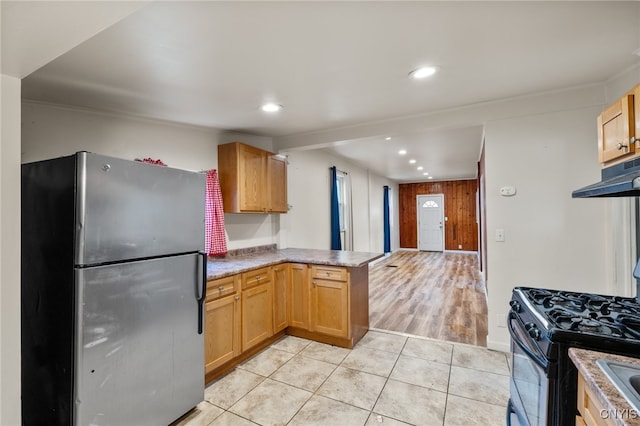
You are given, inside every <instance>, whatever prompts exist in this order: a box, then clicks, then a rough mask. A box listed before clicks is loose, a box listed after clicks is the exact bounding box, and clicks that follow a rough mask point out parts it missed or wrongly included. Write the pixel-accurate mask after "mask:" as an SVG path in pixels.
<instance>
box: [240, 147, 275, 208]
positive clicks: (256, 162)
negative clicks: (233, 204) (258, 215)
mask: <svg viewBox="0 0 640 426" xmlns="http://www.w3.org/2000/svg"><path fill="white" fill-rule="evenodd" d="M238 180H239V185H238V186H239V189H238V191H239V196H240V210H241V211H247V212H263V211H265V210H266V199H267V196H268V194H267V155H266V152H265V151H262V150H261V149H258V148H254V147H252V146H248V145H243V144H239V145H238Z"/></svg>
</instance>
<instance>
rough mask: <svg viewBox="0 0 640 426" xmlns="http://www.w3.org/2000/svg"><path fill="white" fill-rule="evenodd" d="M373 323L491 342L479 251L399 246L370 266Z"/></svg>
mask: <svg viewBox="0 0 640 426" xmlns="http://www.w3.org/2000/svg"><path fill="white" fill-rule="evenodd" d="M369 325H370V327H371V328H375V329H381V330H390V331H398V332H402V333H409V334H413V335H417V336H423V337H430V338H434V339H440V340H447V341H451V342H460V343H468V344H472V345H477V346H486V345H487V299H486V288H485V285H484V281H483V279H482V276H481V274H480V271H479V270H478V257H477V255H476V254H467V253H440V252H419V251H397V252H395V253H393V254H392V255H391V256H389V257H387V258H386V259H384V260H382V261H380V262H378V263H376V264H375V265H374V266H373V267H371V269H370V271H369Z"/></svg>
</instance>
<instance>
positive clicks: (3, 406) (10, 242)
mask: <svg viewBox="0 0 640 426" xmlns="http://www.w3.org/2000/svg"><path fill="white" fill-rule="evenodd" d="M0 79H1V81H0V100H1V103H0V129H1V130H0V235H1V236H2V238H0V424H1V425H7V426H10V425H19V424H20V327H19V324H20V87H21V83H20V79H18V78H14V77H9V76H7V75H4V74H3V75H1V76H0Z"/></svg>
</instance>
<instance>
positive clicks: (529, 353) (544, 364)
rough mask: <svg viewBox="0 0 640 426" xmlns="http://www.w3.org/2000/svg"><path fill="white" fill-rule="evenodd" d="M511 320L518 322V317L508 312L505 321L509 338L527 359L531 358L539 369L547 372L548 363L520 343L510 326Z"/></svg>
mask: <svg viewBox="0 0 640 426" xmlns="http://www.w3.org/2000/svg"><path fill="white" fill-rule="evenodd" d="M511 320H516V321H519V319H518V317H517V316H516V315H515V314H514V313H513V312H509V320H508V321H507V326H508V327H509V334H511V338H512V339H513V341H514V342H516V344H517V345H518V346H519V347H520V349H522V350H523V351H524V353H526V354H527V356H528V357H529V358H531V359H532V360H533V361H534V362H535V363H536V364H538V366H540V368H542V369H544V370H545V371H546V370H547V367H549V361H547V360H546V359H545V358H544V357H541V356H539V355H538V354H535V353H533V351H532V350H531V349H530V348H529V347H528V346H527V345H525V344H524V343H522V342H521V341H520V339H519V338H518V335H517V333H516V331H515V330H514V329H513V325H512V324H511Z"/></svg>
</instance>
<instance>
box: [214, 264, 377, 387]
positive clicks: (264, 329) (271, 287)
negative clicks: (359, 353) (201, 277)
mask: <svg viewBox="0 0 640 426" xmlns="http://www.w3.org/2000/svg"><path fill="white" fill-rule="evenodd" d="M312 283H313V286H312ZM205 303H206V304H205V306H206V316H205V381H206V382H207V383H208V382H210V381H211V380H213V379H215V378H217V377H219V376H220V375H221V374H224V373H225V372H227V371H229V370H230V369H232V368H233V367H234V366H236V365H238V363H240V362H242V361H243V360H245V359H248V358H249V357H251V356H253V355H254V354H256V353H257V352H258V351H260V350H262V349H263V348H265V347H267V346H268V345H269V344H271V343H273V342H274V341H276V340H277V339H279V338H280V337H282V336H284V335H285V334H290V335H293V336H298V337H303V338H306V339H311V340H315V341H318V342H322V343H326V344H330V345H336V346H341V347H344V348H353V346H354V345H355V344H356V343H357V342H358V341H359V340H360V339H361V338H362V337H363V336H364V335H365V334H366V333H367V331H368V330H369V275H368V266H367V265H366V264H365V265H364V266H360V267H348V268H347V267H338V266H325V265H310V264H303V263H281V264H277V265H273V266H267V267H263V268H259V269H254V270H251V271H248V272H244V273H242V274H237V275H234V276H231V277H226V278H221V279H216V280H209V281H208V282H207V297H206V301H205Z"/></svg>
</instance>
